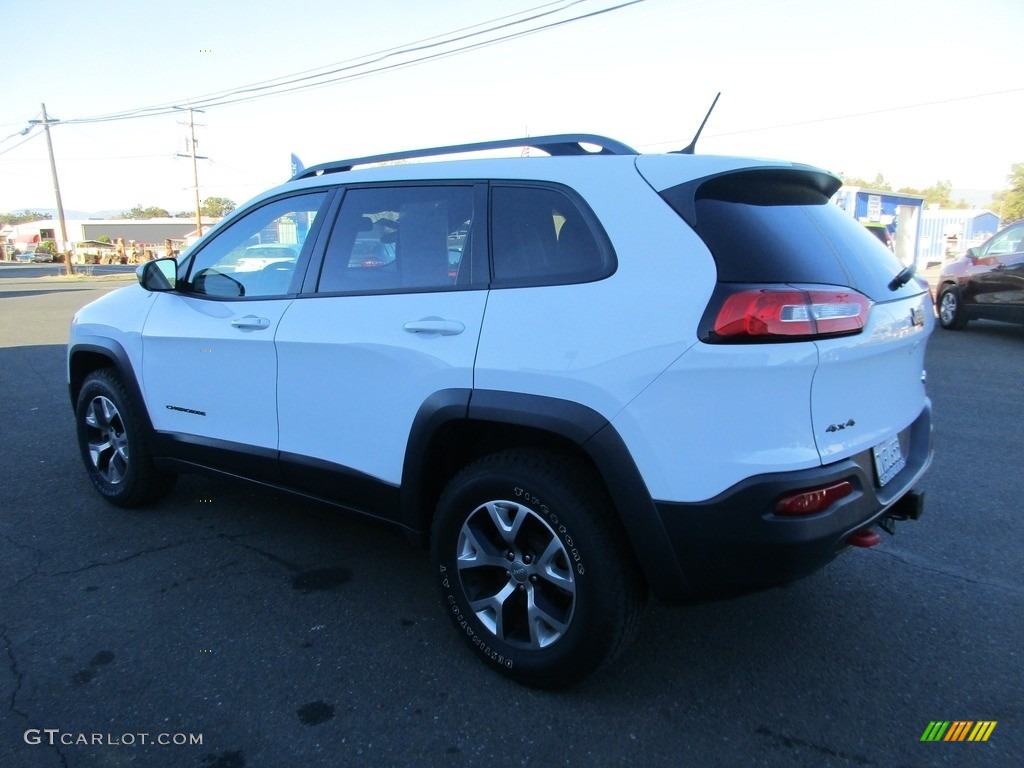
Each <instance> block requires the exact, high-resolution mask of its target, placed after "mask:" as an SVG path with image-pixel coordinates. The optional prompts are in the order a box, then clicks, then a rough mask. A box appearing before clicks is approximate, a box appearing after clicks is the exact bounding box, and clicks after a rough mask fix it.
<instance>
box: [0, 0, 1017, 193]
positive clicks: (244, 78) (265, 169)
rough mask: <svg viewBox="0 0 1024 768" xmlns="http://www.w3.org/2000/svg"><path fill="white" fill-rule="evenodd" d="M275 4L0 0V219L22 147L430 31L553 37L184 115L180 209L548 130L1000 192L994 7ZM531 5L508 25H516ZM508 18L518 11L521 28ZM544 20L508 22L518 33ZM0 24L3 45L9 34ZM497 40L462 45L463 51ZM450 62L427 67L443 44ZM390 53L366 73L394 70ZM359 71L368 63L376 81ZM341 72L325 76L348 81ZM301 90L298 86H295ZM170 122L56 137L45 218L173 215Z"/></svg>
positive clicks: (1004, 122)
mask: <svg viewBox="0 0 1024 768" xmlns="http://www.w3.org/2000/svg"><path fill="white" fill-rule="evenodd" d="M622 2H624V0H561V2H545V0H475V1H470V0H466V1H463V0H433V2H429V3H426V2H419V1H418V0H415V1H414V0H378V2H376V3H367V2H365V0H359V1H358V2H356V1H355V0H340V1H339V2H333V3H324V2H322V1H321V0H291V1H290V2H288V3H281V2H267V0H248V1H247V2H220V3H209V2H197V1H196V0H179V1H178V2H175V3H173V4H160V5H159V6H156V5H155V4H152V5H151V4H148V3H144V2H122V0H99V1H98V2H94V3H91V4H85V3H80V2H64V1H63V0H51V1H50V2H47V1H46V0H40V1H39V2H35V3H32V4H30V3H16V4H12V3H8V4H7V6H8V7H6V8H5V9H4V11H3V15H2V21H3V25H4V28H5V29H6V30H8V34H7V35H6V37H7V39H8V43H7V44H6V45H5V46H3V48H2V50H0V72H3V73H4V76H3V85H2V88H0V94H2V99H0V139H5V138H6V140H3V141H0V210H4V211H7V210H21V209H23V208H52V207H53V206H54V202H53V192H52V184H51V181H50V172H49V164H48V161H47V155H46V145H45V140H44V139H43V138H42V132H41V131H40V130H39V129H36V130H35V131H33V132H32V133H29V134H27V135H26V136H21V135H19V132H20V131H22V130H23V129H24V128H25V127H26V126H27V125H28V122H27V121H29V120H31V119H38V118H39V117H40V114H39V110H40V103H41V102H45V103H46V107H47V111H48V112H49V113H50V115H51V116H52V117H57V118H59V119H61V120H65V121H66V120H76V119H81V118H89V117H93V116H97V115H104V114H109V113H113V112H120V111H128V110H134V109H137V108H140V107H146V106H150V105H157V104H172V103H173V104H180V105H182V106H187V105H188V104H189V103H190V101H193V102H194V100H196V99H199V98H201V97H203V96H206V95H208V94H212V93H214V92H220V91H229V90H233V89H237V88H238V87H240V86H245V85H249V84H254V83H258V82H263V81H267V80H270V79H272V78H279V77H283V76H285V75H292V74H295V73H300V72H306V71H309V70H315V69H316V68H322V67H325V66H327V65H332V64H338V63H341V62H348V63H349V65H354V64H358V63H359V61H360V59H359V57H363V56H367V55H368V54H373V53H379V52H383V51H387V50H389V49H394V48H396V47H399V46H405V45H407V44H411V43H415V42H417V41H425V40H427V39H428V38H435V39H434V42H439V40H438V39H436V36H443V35H451V33H453V32H455V31H456V30H463V31H462V32H461V33H460V34H463V35H465V34H469V33H470V32H474V31H480V29H481V27H478V26H476V25H482V24H485V23H487V22H491V26H493V25H494V23H495V22H496V20H499V19H500V20H501V21H500V22H497V23H504V24H512V26H508V27H506V28H505V29H504V30H503V33H504V34H507V33H509V32H514V31H516V30H521V29H526V28H532V27H536V26H539V25H540V24H542V23H551V22H553V21H565V22H567V23H564V24H562V25H560V26H558V27H555V28H552V29H548V30H544V31H538V32H536V33H533V34H529V35H525V36H522V37H519V38H517V39H514V40H510V41H507V42H502V43H495V44H492V45H488V46H485V47H481V48H478V49H476V50H472V51H467V52H463V53H459V54H457V55H449V56H445V57H441V58H437V59H435V60H432V61H429V62H424V63H418V64H413V65H409V66H404V67H399V68H395V69H391V70H389V71H384V72H379V73H377V74H373V75H369V76H364V77H360V78H357V79H351V80H347V81H345V82H340V83H336V84H332V85H324V86H320V87H317V88H313V89H309V90H303V91H299V92H296V93H292V94H290V95H279V96H273V97H270V98H261V99H257V100H253V101H249V102H247V103H242V104H234V105H225V106H215V107H210V108H208V109H207V110H206V111H205V113H204V114H202V115H199V116H197V119H198V120H199V121H201V123H202V126H201V127H200V128H198V140H199V145H198V146H199V152H200V154H202V155H206V156H208V157H209V158H210V159H209V160H206V161H201V162H200V165H199V181H200V187H201V194H202V196H203V197H207V196H221V197H229V198H231V199H234V200H235V201H237V202H242V201H244V200H246V199H248V198H249V197H251V196H253V195H255V194H257V193H259V192H260V191H262V190H263V189H265V188H267V187H268V186H271V185H273V184H275V183H278V182H280V181H283V180H284V179H285V178H286V177H287V176H288V157H289V153H290V152H295V153H297V154H298V155H299V156H300V157H301V158H302V160H303V161H304V162H305V163H306V164H307V165H311V164H313V163H316V162H322V161H325V160H329V159H337V158H341V157H352V156H358V155H362V154H369V153H375V152H386V151H392V150H397V149H408V148H414V147H422V146H434V145H442V144H451V143H458V142H463V141H477V140H486V139H494V138H508V137H513V136H521V135H524V134H527V133H529V134H531V135H540V134H544V133H559V132H588V133H601V134H606V135H609V136H612V137H614V138H617V139H620V140H621V141H624V142H626V143H627V144H631V145H633V146H635V147H637V148H639V149H641V150H642V151H662V150H666V149H675V148H679V147H681V146H684V145H685V144H686V143H688V141H689V139H690V137H691V135H692V133H693V131H694V130H696V127H697V125H699V123H700V120H701V119H702V117H703V114H704V112H705V111H706V109H707V107H708V106H709V104H710V102H711V100H712V98H713V97H714V95H715V93H717V92H718V91H722V98H721V100H720V101H719V104H718V107H717V108H716V110H715V113H714V114H713V115H712V117H711V119H710V121H709V122H708V126H707V128H706V129H705V132H704V135H703V137H702V139H701V141H700V143H699V145H698V152H700V153H705V154H742V155H753V156H758V157H780V158H784V159H791V160H798V161H801V162H807V163H812V164H815V165H820V166H822V167H825V168H827V169H829V170H832V171H835V172H845V173H847V174H851V175H858V176H862V177H866V178H873V177H874V175H875V174H876V173H878V172H881V173H883V174H884V176H885V178H886V179H887V180H888V181H889V182H891V183H892V184H893V185H894V186H905V185H906V186H916V187H923V186H928V185H931V184H933V183H935V182H936V181H939V180H949V181H950V182H951V183H952V184H953V186H954V187H957V188H981V189H1000V188H1003V187H1004V186H1005V182H1006V176H1007V174H1008V173H1009V170H1010V166H1011V165H1012V164H1013V163H1016V162H1024V142H1021V140H1020V128H1019V126H1020V123H1021V119H1022V118H1024V46H1022V45H1021V42H1020V41H1021V39H1024V4H1022V3H1020V2H1019V1H1018V0H977V2H974V3H971V4H969V5H968V4H964V3H961V2H951V1H949V0H931V2H924V1H920V2H919V1H918V0H902V1H901V0H888V2H881V1H879V0H863V1H862V2H857V3H840V2H832V1H831V0H829V1H826V0H643V1H642V2H638V3H635V4H633V5H630V6H628V7H624V8H620V9H618V10H614V11H609V12H607V13H604V14H600V15H597V16H592V17H590V18H583V19H580V20H577V21H569V19H571V18H572V17H574V16H580V15H582V14H587V13H593V12H595V11H600V10H602V9H606V8H610V7H612V6H615V5H618V4H620V3H622ZM531 9H532V10H531ZM527 11H530V13H526V12H527ZM540 13H548V15H546V16H544V17H543V18H538V19H535V20H534V21H531V22H528V23H524V24H521V25H518V26H516V25H515V24H514V22H516V21H519V20H522V19H523V18H524V17H525V16H528V15H535V14H540ZM10 30H21V33H20V34H21V37H20V39H17V35H14V34H12V33H10ZM496 34H497V33H492V34H491V35H489V36H487V35H484V36H480V37H476V38H471V40H477V41H479V40H483V39H489V38H490V37H494V36H495V35H496ZM454 47H455V44H449V45H448V46H440V47H437V48H433V49H429V50H430V51H433V52H442V51H446V50H451V49H452V48H454ZM407 60H408V59H407V58H403V57H402V56H399V55H392V56H390V58H386V59H384V60H383V61H382V62H380V63H382V64H400V63H402V62H403V61H407ZM378 66H379V65H378ZM358 71H362V70H358V69H357V70H349V72H350V73H352V72H358ZM311 74H312V73H311ZM182 119H183V115H169V114H166V115H161V116H157V117H150V118H145V119H132V120H124V121H115V122H98V123H65V124H60V125H56V126H53V128H52V137H53V142H54V148H55V154H56V157H57V163H58V172H59V175H60V184H61V193H62V197H63V202H64V206H65V208H68V209H73V210H84V211H94V210H101V209H115V210H120V209H126V208H130V207H131V206H133V205H135V204H137V203H141V204H143V205H159V206H162V207H164V208H167V209H168V210H170V211H171V212H172V213H173V212H176V211H179V210H190V209H191V207H192V196H193V193H192V190H191V184H192V172H191V164H190V163H189V162H188V161H187V160H183V159H180V158H175V157H174V155H175V153H178V152H183V151H184V150H185V145H184V135H185V129H184V127H183V126H182V125H180V124H179V121H181V120H182Z"/></svg>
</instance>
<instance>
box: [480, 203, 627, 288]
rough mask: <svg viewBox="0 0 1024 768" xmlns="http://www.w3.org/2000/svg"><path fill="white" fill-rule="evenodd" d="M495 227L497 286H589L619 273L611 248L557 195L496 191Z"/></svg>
mask: <svg viewBox="0 0 1024 768" xmlns="http://www.w3.org/2000/svg"><path fill="white" fill-rule="evenodd" d="M491 228H492V229H491V248H492V253H493V258H494V284H495V285H521V284H533V285H536V284H544V283H549V284H556V285H557V284H561V283H575V282H586V281H590V280H598V279H600V278H602V277H607V276H608V275H610V274H611V273H612V271H614V267H615V263H614V259H613V257H612V254H611V250H610V247H608V246H604V247H602V245H601V244H600V243H599V242H598V240H597V239H596V238H595V236H594V233H593V231H592V230H591V228H590V226H589V225H588V223H587V219H586V218H585V217H584V215H583V212H582V211H581V210H580V208H579V206H577V204H576V203H575V202H573V201H572V200H571V199H570V198H569V196H568V195H566V194H564V193H562V192H560V191H558V190H555V189H546V188H544V189H542V188H533V187H511V186H510V187H502V186H497V187H494V188H493V189H492V190H491Z"/></svg>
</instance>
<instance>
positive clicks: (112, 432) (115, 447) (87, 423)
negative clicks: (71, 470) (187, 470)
mask: <svg viewBox="0 0 1024 768" xmlns="http://www.w3.org/2000/svg"><path fill="white" fill-rule="evenodd" d="M75 423H76V427H77V431H78V447H79V449H80V451H81V453H82V461H83V462H84V463H85V469H86V471H87V472H88V474H89V479H90V480H91V481H92V484H93V486H94V487H95V488H96V490H97V491H99V492H100V494H101V495H102V496H103V497H104V498H105V499H106V500H107V501H109V502H110V503H111V504H115V505H117V506H119V507H137V506H141V505H143V504H147V503H149V502H152V501H156V500H157V499H159V498H160V497H161V496H164V495H165V494H166V493H167V492H168V491H169V490H170V489H171V487H172V486H173V485H174V480H175V476H174V475H172V474H167V473H164V472H160V471H158V470H157V469H156V467H155V466H154V464H153V459H152V457H151V456H150V453H149V448H148V445H147V438H148V435H147V433H146V430H147V426H146V425H145V422H144V421H143V419H142V418H141V417H140V416H139V413H138V408H137V406H136V405H135V403H134V402H132V399H131V396H130V395H128V393H127V391H126V390H125V388H124V385H123V384H122V383H121V380H120V379H119V378H118V377H117V374H116V373H115V372H114V371H113V370H112V369H110V368H103V369H100V370H98V371H94V372H93V373H91V374H89V376H88V377H86V379H85V382H84V383H83V384H82V389H81V391H80V392H79V393H78V403H77V408H76V409H75Z"/></svg>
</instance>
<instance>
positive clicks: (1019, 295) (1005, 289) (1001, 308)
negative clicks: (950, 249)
mask: <svg viewBox="0 0 1024 768" xmlns="http://www.w3.org/2000/svg"><path fill="white" fill-rule="evenodd" d="M938 297H939V298H938V304H939V325H941V326H942V327H943V328H947V329H950V330H959V329H961V328H963V327H964V326H965V325H967V321H968V320H974V319H985V320H1003V321H1005V322H1010V323H1024V220H1021V221H1018V222H1017V223H1015V224H1011V225H1010V226H1008V227H1006V228H1005V229H1002V230H1000V231H999V232H997V233H996V234H995V235H993V236H992V237H991V238H989V240H987V241H986V242H985V243H984V244H982V245H980V246H978V247H976V248H968V249H967V251H966V252H965V253H964V255H963V256H961V257H960V258H959V259H957V260H956V261H954V262H951V263H950V264H947V265H946V266H944V267H943V268H942V273H941V274H940V275H939V283H938Z"/></svg>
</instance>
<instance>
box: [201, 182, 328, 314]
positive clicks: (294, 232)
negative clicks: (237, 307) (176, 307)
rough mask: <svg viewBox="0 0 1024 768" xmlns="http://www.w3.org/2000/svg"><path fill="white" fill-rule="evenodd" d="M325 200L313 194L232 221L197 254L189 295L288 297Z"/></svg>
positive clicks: (261, 209)
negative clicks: (308, 239)
mask: <svg viewBox="0 0 1024 768" xmlns="http://www.w3.org/2000/svg"><path fill="white" fill-rule="evenodd" d="M326 197H327V193H326V192H314V193H311V194H306V195H299V196H296V197H288V198H283V199H280V200H274V201H273V202H270V203H267V204H266V205H263V206H260V207H259V208H256V209H255V210H253V211H250V212H249V213H247V214H245V215H244V216H242V217H241V218H238V219H236V220H235V221H233V222H232V223H231V224H230V225H229V226H228V227H227V228H226V229H224V230H222V231H220V232H218V233H217V234H215V235H214V236H213V238H212V239H211V240H210V241H209V242H208V243H207V244H206V245H204V246H203V248H202V249H201V250H199V251H198V252H197V253H196V255H195V257H194V259H193V260H192V264H191V267H190V270H189V284H190V290H191V292H192V293H198V294H203V295H206V296H217V297H219V298H244V297H250V298H251V297H263V296H280V295H283V294H287V293H288V292H289V288H290V285H291V282H292V277H293V276H294V274H295V265H296V263H297V262H298V259H299V254H300V253H301V252H302V250H303V248H304V247H305V245H306V238H307V235H308V234H309V231H310V227H311V226H312V224H313V220H314V219H315V218H316V215H317V211H319V210H320V206H321V205H322V204H323V201H324V199H325V198H326Z"/></svg>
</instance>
